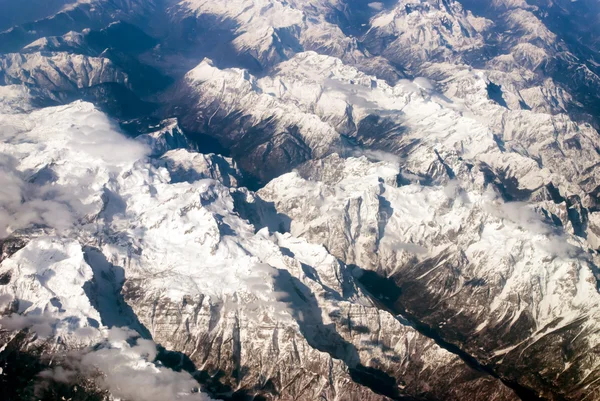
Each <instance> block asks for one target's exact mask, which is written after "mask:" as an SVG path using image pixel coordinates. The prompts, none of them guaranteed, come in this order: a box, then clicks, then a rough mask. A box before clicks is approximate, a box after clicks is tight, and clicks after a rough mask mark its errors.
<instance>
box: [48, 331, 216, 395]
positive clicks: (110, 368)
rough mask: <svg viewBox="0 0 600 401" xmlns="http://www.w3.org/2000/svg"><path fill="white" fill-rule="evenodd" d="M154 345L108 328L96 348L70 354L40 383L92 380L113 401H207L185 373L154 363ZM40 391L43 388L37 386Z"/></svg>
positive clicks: (149, 341)
mask: <svg viewBox="0 0 600 401" xmlns="http://www.w3.org/2000/svg"><path fill="white" fill-rule="evenodd" d="M156 356H157V348H156V344H155V343H154V342H153V341H151V340H145V339H141V338H139V337H138V335H137V333H136V332H134V331H133V330H131V329H129V328H116V327H115V328H112V329H110V330H108V332H107V333H106V338H105V340H104V341H103V342H101V343H100V344H97V345H96V346H94V347H90V348H87V349H85V350H83V351H77V352H71V353H70V354H69V357H68V358H67V360H66V361H64V364H61V365H60V366H57V367H55V368H53V369H49V370H46V371H44V372H42V373H41V374H40V378H41V379H42V380H43V381H56V382H61V383H72V382H74V380H75V379H76V378H77V377H81V376H82V375H83V376H85V377H93V378H95V382H96V385H97V386H98V387H100V388H102V389H104V390H107V391H108V392H110V394H111V395H112V397H113V398H115V399H126V400H129V401H166V400H169V401H175V400H190V401H210V400H211V398H210V397H209V396H208V395H206V394H204V393H202V392H200V391H199V384H198V382H196V380H194V378H193V377H192V376H191V375H190V374H189V373H187V372H183V371H182V372H177V371H174V370H172V369H169V368H166V367H164V366H160V364H156V363H154V361H155V358H156ZM40 388H43V385H40Z"/></svg>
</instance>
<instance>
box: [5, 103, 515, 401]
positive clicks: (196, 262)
mask: <svg viewBox="0 0 600 401" xmlns="http://www.w3.org/2000/svg"><path fill="white" fill-rule="evenodd" d="M3 126H4V127H5V128H4V131H3V145H2V152H3V154H10V155H13V157H16V158H13V159H9V160H7V166H5V168H11V169H12V170H11V175H10V176H6V177H12V178H13V179H14V180H15V181H14V182H12V183H11V185H12V186H13V187H14V188H15V190H17V191H18V190H21V191H22V192H20V193H19V192H16V193H15V192H13V191H9V192H8V193H7V194H6V195H8V194H10V196H11V197H10V198H7V197H6V195H4V197H3V199H2V201H3V218H2V223H3V227H2V228H3V230H4V232H5V234H4V237H5V238H6V235H7V234H9V237H8V238H10V240H11V241H15V240H16V239H18V238H22V239H24V242H23V244H22V246H23V247H22V249H20V250H16V249H14V248H11V249H12V251H11V252H10V254H6V255H4V256H3V257H4V260H3V261H2V264H1V265H0V266H1V268H0V276H1V277H2V283H3V284H2V285H1V286H0V291H1V292H2V294H3V299H5V298H6V299H7V300H10V302H9V304H10V305H12V306H11V307H10V308H9V309H8V311H12V312H14V313H18V315H15V314H12V315H10V314H9V315H8V316H9V317H7V318H5V319H4V320H3V322H2V327H3V329H4V330H7V329H8V330H11V329H12V330H16V329H25V328H27V329H29V330H30V332H33V333H37V335H38V337H39V338H40V339H39V340H38V341H43V338H44V337H47V336H51V335H53V334H54V335H60V336H61V338H62V341H63V342H65V345H67V346H71V347H74V346H82V345H86V344H92V343H93V342H94V341H101V338H102V337H101V336H100V337H98V336H99V335H100V333H98V332H97V331H96V329H98V328H99V329H102V326H109V327H110V326H113V325H115V326H130V327H132V328H133V329H136V330H138V331H139V332H140V334H142V335H144V336H151V337H152V338H153V339H154V340H155V341H158V342H160V343H161V344H162V345H163V346H165V347H167V348H170V349H174V350H177V351H179V352H185V353H186V354H187V355H188V356H189V357H190V358H191V361H192V362H193V363H195V365H196V368H197V369H199V370H201V371H206V372H214V371H222V372H225V373H226V374H227V375H226V377H225V378H224V379H223V380H224V381H223V383H222V384H227V385H230V386H232V387H234V386H235V387H237V388H238V389H239V391H247V392H250V393H252V391H255V390H253V389H254V388H255V386H257V385H260V386H266V385H267V384H266V383H267V382H269V383H271V384H269V386H270V387H269V389H266V390H265V391H267V392H277V393H279V394H280V396H282V397H283V396H285V397H287V396H289V397H296V398H298V399H306V400H308V399H314V398H315V397H317V396H318V395H319V394H322V395H324V396H325V397H326V398H335V397H341V398H343V399H357V400H358V399H367V400H380V399H387V398H385V395H387V396H388V397H392V398H395V397H399V396H400V395H401V394H406V395H411V394H418V393H421V392H424V391H425V392H427V393H428V394H430V396H431V397H433V398H435V399H456V400H460V399H464V397H465V396H466V394H470V393H471V391H472V388H476V389H477V394H478V395H477V399H482V400H483V399H497V400H509V399H515V396H514V394H513V392H512V390H511V389H509V388H508V387H506V386H505V385H503V384H502V383H501V382H500V381H499V380H497V379H495V378H493V377H491V376H486V375H481V374H479V373H476V372H475V371H474V370H472V369H471V368H469V367H468V366H467V365H466V364H465V363H464V362H463V361H462V360H461V359H460V358H459V357H458V356H456V355H454V354H452V353H450V352H448V351H446V350H445V349H443V348H441V347H439V346H438V345H436V344H435V343H434V341H433V340H431V339H429V338H427V337H426V336H423V335H422V334H420V333H419V332H418V331H416V330H415V329H414V328H412V327H411V326H410V325H407V324H406V323H403V322H402V321H401V320H398V319H397V318H396V317H394V315H393V314H390V313H389V312H387V311H384V310H381V309H379V308H378V307H377V306H376V304H374V303H373V301H372V300H371V299H370V298H369V297H368V296H367V295H366V294H365V293H364V292H363V291H362V290H361V289H360V288H359V287H357V285H356V283H355V281H354V278H353V276H352V274H351V270H348V268H347V267H346V266H345V265H344V264H342V263H340V262H338V261H337V260H336V259H335V258H334V257H333V256H331V255H330V254H329V253H328V252H327V251H326V250H325V249H324V248H323V247H321V246H319V245H312V244H310V243H308V242H306V240H300V239H297V238H295V237H292V236H291V235H290V234H278V233H272V234H271V233H269V232H268V230H267V229H263V230H260V231H258V232H256V230H255V227H254V226H252V225H251V224H249V223H248V221H245V220H243V219H242V218H241V217H240V216H239V215H238V213H237V211H236V204H237V205H238V206H241V205H240V202H242V203H243V202H250V203H249V204H248V205H247V206H246V208H248V209H251V208H263V209H262V211H261V212H262V213H263V215H265V216H268V210H267V209H264V208H265V206H260V203H257V200H256V199H255V198H254V195H253V194H252V193H250V192H248V191H247V190H245V189H242V190H240V191H241V192H240V193H239V194H238V195H236V196H235V197H234V196H232V195H233V193H232V191H234V192H235V191H236V190H235V189H233V188H230V187H227V186H226V184H227V185H231V186H233V185H235V182H236V181H235V180H236V175H238V174H239V173H238V172H236V171H235V167H233V166H232V165H231V164H230V162H229V161H228V160H227V159H223V158H220V157H218V156H214V155H212V156H210V155H208V156H206V155H199V154H197V155H193V154H190V153H188V151H186V150H183V149H180V150H172V151H169V152H167V153H165V154H164V155H163V156H162V157H161V158H160V159H158V160H151V159H146V158H145V156H144V155H145V153H146V152H147V149H145V148H144V146H143V145H141V144H140V143H139V142H138V141H132V140H128V139H126V138H124V137H122V136H120V134H118V133H116V132H115V131H114V127H112V126H111V125H110V121H109V120H107V119H106V117H104V116H103V115H102V114H101V113H100V112H98V111H97V110H95V109H94V108H93V107H92V106H91V105H90V104H86V103H75V104H71V105H69V106H66V107H60V108H48V109H43V110H40V111H34V112H32V113H31V114H29V115H28V116H25V115H22V114H11V115H4V116H3ZM51 126H52V128H50V127H51ZM24 139H27V140H26V141H23V140H24ZM116 149H119V151H118V152H116ZM90 166H94V167H93V168H92V167H90ZM19 178H20V181H16V180H17V179H19ZM4 188H5V189H9V187H6V186H4ZM19 197H20V198H21V199H22V201H21V202H19V201H17V200H16V198H19ZM257 212H258V211H257ZM15 216H18V217H20V218H19V219H17V220H16V221H15V220H14V217H15ZM26 216H27V218H28V219H27V220H24V218H25V217H26ZM272 218H273V219H275V218H276V217H275V216H274V215H273V216H272ZM121 286H122V287H123V289H122V290H121ZM121 294H122V295H121ZM7 297H8V298H7ZM175 311H178V312H175ZM27 322H32V324H28V323H27ZM85 330H87V331H86V333H87V332H89V333H92V334H94V333H95V334H94V335H91V336H90V338H87V337H86V338H87V342H86V341H84V340H83V339H81V338H80V336H79V335H78V333H80V332H82V331H85ZM71 336H73V339H72V340H70V337H71ZM217 349H218V350H219V352H216V350H217ZM396 361H404V362H403V363H402V364H401V365H400V366H398V365H397V364H396ZM148 362H152V358H151V357H150V358H149V359H148ZM99 368H100V369H101V370H102V369H103V368H102V365H101V366H100V367H99ZM369 377H375V378H376V379H375V382H373V381H372V380H373V379H369ZM449 377H459V378H460V380H462V381H463V385H460V386H456V385H453V386H449V385H448V384H447V383H449V381H448V380H449V379H448V378H449ZM206 384H207V386H209V388H210V386H211V384H212V385H214V382H212V381H210V380H208V381H207V383H206ZM183 388H185V387H183ZM109 390H111V387H110V386H109ZM377 393H379V394H383V395H378V394H377Z"/></svg>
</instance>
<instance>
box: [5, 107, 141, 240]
mask: <svg viewBox="0 0 600 401" xmlns="http://www.w3.org/2000/svg"><path fill="white" fill-rule="evenodd" d="M146 152H147V149H146V147H145V146H143V145H142V144H140V143H138V142H136V141H133V140H130V139H128V138H126V137H125V136H123V135H122V134H121V133H119V132H118V129H117V128H116V127H115V126H114V124H113V123H112V122H111V121H110V120H109V119H108V118H107V117H106V116H105V115H104V114H103V113H101V112H99V111H98V110H96V109H95V108H94V107H93V106H92V105H90V104H87V103H81V102H78V103H74V104H72V105H69V106H63V107H55V108H48V109H42V110H38V111H34V112H31V113H29V114H10V115H8V114H4V115H2V114H0V238H3V237H6V236H8V235H10V233H11V232H13V231H15V230H19V229H24V228H28V227H31V226H33V225H40V226H46V227H50V228H55V229H57V230H59V231H60V230H65V229H67V228H70V227H72V226H73V225H74V224H76V223H77V222H79V221H81V220H82V219H85V218H86V217H88V216H90V215H93V214H94V213H97V212H98V211H99V210H100V209H101V207H102V205H101V203H102V202H101V195H102V186H103V185H104V184H105V183H106V182H107V181H108V180H109V179H110V178H111V177H112V176H114V175H115V174H118V173H119V172H121V171H123V170H124V169H125V168H127V166H129V165H131V164H133V163H134V162H135V161H137V160H139V159H143V158H144V156H145V154H146Z"/></svg>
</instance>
